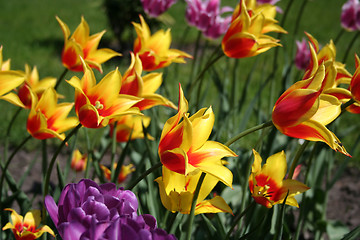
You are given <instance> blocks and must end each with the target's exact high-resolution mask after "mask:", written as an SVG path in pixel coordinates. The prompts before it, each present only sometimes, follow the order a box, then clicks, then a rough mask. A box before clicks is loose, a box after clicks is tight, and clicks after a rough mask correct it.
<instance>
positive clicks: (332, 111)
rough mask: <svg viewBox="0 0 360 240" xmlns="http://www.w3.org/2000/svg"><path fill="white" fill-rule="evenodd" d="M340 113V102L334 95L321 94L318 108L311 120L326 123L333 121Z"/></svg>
mask: <svg viewBox="0 0 360 240" xmlns="http://www.w3.org/2000/svg"><path fill="white" fill-rule="evenodd" d="M340 113H341V102H340V101H339V100H338V99H337V98H336V97H334V96H331V95H327V94H321V95H320V104H319V109H318V110H317V111H316V113H315V114H314V115H313V116H312V117H311V120H314V121H317V122H319V123H321V124H323V125H327V124H329V123H331V122H332V121H334V120H335V119H336V118H337V117H338V116H339V115H340Z"/></svg>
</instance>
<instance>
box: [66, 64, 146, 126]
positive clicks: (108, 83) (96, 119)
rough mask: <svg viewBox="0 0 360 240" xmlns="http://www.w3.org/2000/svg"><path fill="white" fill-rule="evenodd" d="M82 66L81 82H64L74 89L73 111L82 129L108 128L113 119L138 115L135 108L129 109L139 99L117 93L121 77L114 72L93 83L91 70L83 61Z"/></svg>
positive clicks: (72, 79) (75, 80)
mask: <svg viewBox="0 0 360 240" xmlns="http://www.w3.org/2000/svg"><path fill="white" fill-rule="evenodd" d="M83 64H84V75H83V77H82V79H81V80H80V79H79V78H78V77H76V76H74V77H72V78H71V79H70V80H69V81H67V82H68V83H69V84H70V85H71V86H73V87H74V88H75V111H76V114H77V115H78V117H79V120H80V123H81V124H82V125H83V126H84V127H87V128H100V127H104V126H106V125H108V123H109V120H111V119H113V118H116V117H119V116H122V115H126V114H139V111H138V109H137V108H132V107H133V106H134V105H135V104H136V103H138V102H139V101H141V100H142V99H141V98H137V97H134V96H131V95H125V94H119V92H120V89H121V74H120V72H119V71H118V70H117V69H116V70H114V71H112V72H110V73H108V74H107V75H106V76H105V77H104V78H103V79H102V80H101V81H100V82H99V83H98V84H96V79H95V75H94V73H93V71H92V69H91V68H90V66H89V65H88V64H87V63H86V62H84V61H83Z"/></svg>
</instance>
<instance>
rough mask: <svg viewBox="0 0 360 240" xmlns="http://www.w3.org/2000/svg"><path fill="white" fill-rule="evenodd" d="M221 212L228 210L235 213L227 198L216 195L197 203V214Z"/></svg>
mask: <svg viewBox="0 0 360 240" xmlns="http://www.w3.org/2000/svg"><path fill="white" fill-rule="evenodd" d="M219 212H227V213H231V214H233V212H232V210H231V208H230V207H229V205H227V203H226V202H225V200H224V199H223V198H222V197H220V196H216V197H214V198H212V199H210V200H205V201H203V202H201V203H199V204H197V205H196V209H195V214H196V215H197V214H200V213H219Z"/></svg>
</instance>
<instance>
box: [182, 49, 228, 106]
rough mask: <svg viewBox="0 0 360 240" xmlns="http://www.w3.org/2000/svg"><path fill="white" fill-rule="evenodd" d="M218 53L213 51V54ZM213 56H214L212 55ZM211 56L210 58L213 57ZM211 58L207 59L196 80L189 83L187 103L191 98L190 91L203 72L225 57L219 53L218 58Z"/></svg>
mask: <svg viewBox="0 0 360 240" xmlns="http://www.w3.org/2000/svg"><path fill="white" fill-rule="evenodd" d="M217 51H218V49H216V50H215V51H214V53H216V52H217ZM213 55H215V54H213ZM213 55H212V56H213ZM212 56H211V57H209V61H208V62H207V63H206V64H205V67H204V68H203V69H202V70H201V72H200V73H199V74H198V75H197V77H196V79H195V80H194V81H193V82H192V83H191V85H190V88H189V91H188V94H187V95H188V101H189V102H190V98H191V93H192V90H193V89H194V87H195V85H196V84H197V83H198V82H199V81H200V80H201V79H202V77H203V76H204V74H205V72H206V71H207V70H208V69H209V67H210V66H211V65H213V64H214V63H215V62H217V61H218V60H219V59H220V58H221V57H223V56H225V55H224V53H222V52H221V54H219V55H218V56H216V57H215V58H213V59H212Z"/></svg>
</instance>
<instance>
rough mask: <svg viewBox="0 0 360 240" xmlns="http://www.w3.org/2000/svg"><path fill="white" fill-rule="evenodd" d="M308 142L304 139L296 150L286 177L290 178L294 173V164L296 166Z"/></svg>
mask: <svg viewBox="0 0 360 240" xmlns="http://www.w3.org/2000/svg"><path fill="white" fill-rule="evenodd" d="M308 144H309V141H308V140H305V142H304V143H303V144H302V145H301V146H300V148H299V150H298V151H297V152H296V155H295V158H294V160H293V161H292V163H291V167H290V170H289V175H288V179H292V177H293V175H294V171H295V168H296V166H297V164H298V162H299V159H300V157H301V155H302V154H303V152H304V151H305V149H306V147H307V146H308Z"/></svg>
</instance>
